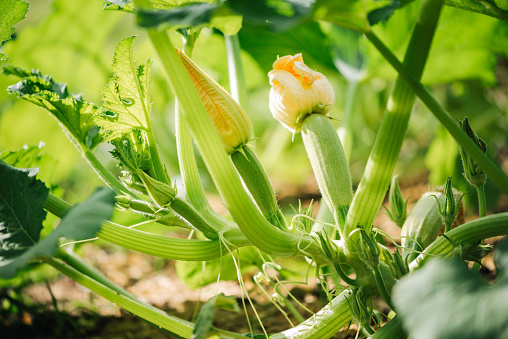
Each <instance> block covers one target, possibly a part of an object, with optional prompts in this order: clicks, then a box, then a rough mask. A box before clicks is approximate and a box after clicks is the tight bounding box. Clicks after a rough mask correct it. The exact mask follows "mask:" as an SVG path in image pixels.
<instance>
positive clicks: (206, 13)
mask: <svg viewBox="0 0 508 339" xmlns="http://www.w3.org/2000/svg"><path fill="white" fill-rule="evenodd" d="M152 4H153V3H152ZM152 7H153V8H156V9H157V8H159V10H157V11H154V10H139V11H138V13H137V22H138V25H140V26H142V27H147V28H152V27H158V26H160V25H163V24H164V25H169V26H170V27H171V28H173V29H176V28H189V27H199V26H209V27H214V28H217V29H219V30H220V31H221V32H222V33H224V34H225V35H234V34H236V33H238V31H239V30H240V28H241V27H242V16H241V15H238V13H235V12H234V11H232V10H231V9H230V8H229V7H228V6H226V5H225V3H223V2H216V3H207V2H196V1H193V2H189V1H172V4H168V5H166V6H157V5H156V4H153V6H152ZM161 8H162V9H161Z"/></svg>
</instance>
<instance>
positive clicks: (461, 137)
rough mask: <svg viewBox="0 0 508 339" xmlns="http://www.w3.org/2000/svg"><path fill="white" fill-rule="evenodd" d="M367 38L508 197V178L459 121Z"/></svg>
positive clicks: (387, 52) (374, 38)
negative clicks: (459, 124)
mask: <svg viewBox="0 0 508 339" xmlns="http://www.w3.org/2000/svg"><path fill="white" fill-rule="evenodd" d="M365 35H366V37H367V38H368V39H369V40H370V41H371V42H372V44H373V45H374V46H375V47H376V48H377V50H378V51H379V52H380V53H381V54H382V55H383V56H384V58H385V59H386V60H387V61H388V62H389V63H390V64H391V65H392V66H393V68H395V70H397V72H398V74H399V76H400V77H402V78H403V79H404V81H406V82H407V84H408V85H409V86H410V87H411V89H412V90H413V91H414V92H415V93H416V95H417V96H418V97H419V98H420V100H421V101H422V102H423V103H424V104H425V106H427V108H428V109H429V110H430V111H431V112H432V114H434V116H435V117H436V118H437V119H438V120H439V122H441V124H442V125H443V126H444V127H445V128H446V129H447V130H448V132H450V134H451V135H452V136H453V138H454V139H455V140H456V141H457V143H459V144H460V146H461V147H462V148H463V149H465V150H466V152H467V153H468V154H469V156H470V157H471V158H473V160H474V161H475V162H476V163H477V164H478V166H480V168H481V169H482V170H483V171H484V172H485V173H486V174H487V175H488V176H489V178H490V180H492V181H493V182H494V183H495V184H496V186H497V187H498V188H499V189H500V190H501V191H502V192H504V194H506V195H508V176H507V175H506V174H505V173H504V172H503V171H502V170H501V168H499V166H497V165H496V164H495V163H494V162H493V161H492V160H491V159H490V158H489V157H487V156H486V155H485V154H484V153H483V152H482V151H481V149H480V148H479V147H478V145H476V144H475V143H474V141H473V140H471V138H469V136H468V135H467V134H466V133H465V132H464V131H463V130H462V129H461V128H460V127H459V126H458V124H457V121H456V120H455V119H454V118H452V116H451V115H450V114H449V113H448V112H446V110H445V109H444V108H443V106H441V104H439V102H438V101H437V100H436V99H435V98H434V97H433V96H432V94H430V92H429V91H428V90H427V89H426V88H425V86H423V85H422V83H421V82H420V81H419V80H418V79H417V78H415V77H414V76H413V75H412V74H411V73H410V72H409V70H408V69H407V67H406V66H405V65H403V64H402V63H401V62H400V61H399V60H398V59H397V57H395V55H393V53H392V52H391V51H390V49H388V48H387V47H386V46H385V45H384V44H383V42H382V41H381V40H379V38H378V37H377V36H376V35H375V34H374V33H372V32H369V33H366V34H365Z"/></svg>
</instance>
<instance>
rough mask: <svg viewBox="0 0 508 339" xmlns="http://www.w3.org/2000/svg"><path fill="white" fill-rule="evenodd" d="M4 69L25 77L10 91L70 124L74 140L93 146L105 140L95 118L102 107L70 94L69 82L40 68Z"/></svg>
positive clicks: (66, 125) (89, 146)
mask: <svg viewBox="0 0 508 339" xmlns="http://www.w3.org/2000/svg"><path fill="white" fill-rule="evenodd" d="M4 73H5V74H9V75H16V76H18V77H21V78H22V79H23V80H22V81H20V82H18V83H17V84H14V85H11V86H9V87H8V88H7V90H8V91H9V93H10V94H15V95H17V96H18V97H19V98H22V99H24V100H26V101H29V102H31V103H34V104H36V105H37V106H40V107H42V108H44V109H46V110H47V111H49V112H50V113H51V114H52V115H53V116H54V117H55V118H57V119H58V121H60V123H61V124H62V125H63V126H64V127H65V128H66V130H67V131H68V132H69V134H70V135H71V136H72V138H71V140H73V141H74V142H77V143H78V144H80V145H81V146H82V147H86V148H89V149H93V148H94V147H95V146H97V144H99V143H100V142H101V138H100V136H99V135H98V127H97V126H95V125H94V124H93V118H92V116H93V115H94V114H96V112H97V111H98V110H99V108H98V107H96V106H94V105H93V104H90V103H88V102H86V101H83V100H81V98H80V96H74V95H71V94H69V93H68V92H67V85H66V84H63V83H59V82H56V81H54V80H53V79H52V78H51V76H47V75H42V74H41V73H40V72H39V71H38V70H27V69H22V68H19V67H12V66H8V67H5V68H4Z"/></svg>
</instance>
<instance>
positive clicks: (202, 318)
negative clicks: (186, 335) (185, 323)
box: [191, 293, 240, 339]
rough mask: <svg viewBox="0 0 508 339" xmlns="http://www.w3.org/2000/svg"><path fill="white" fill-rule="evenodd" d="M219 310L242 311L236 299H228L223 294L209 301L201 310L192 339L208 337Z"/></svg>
mask: <svg viewBox="0 0 508 339" xmlns="http://www.w3.org/2000/svg"><path fill="white" fill-rule="evenodd" d="M217 308H221V309H225V310H228V311H234V312H239V311H240V308H239V307H238V304H237V303H236V298H235V297H226V296H225V295H224V294H223V293H221V294H219V295H216V296H215V297H213V298H211V299H209V300H208V301H207V302H206V304H204V305H203V307H201V310H199V313H198V316H197V318H196V326H195V327H194V331H193V332H192V335H191V339H205V338H206V337H207V334H208V332H209V331H210V329H211V328H212V324H213V317H214V316H215V310H216V309H217Z"/></svg>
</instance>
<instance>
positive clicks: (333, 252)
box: [316, 232, 338, 261]
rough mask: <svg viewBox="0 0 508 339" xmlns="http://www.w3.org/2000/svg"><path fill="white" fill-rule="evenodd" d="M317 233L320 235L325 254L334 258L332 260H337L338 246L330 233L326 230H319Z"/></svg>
mask: <svg viewBox="0 0 508 339" xmlns="http://www.w3.org/2000/svg"><path fill="white" fill-rule="evenodd" d="M316 234H317V235H318V237H319V241H320V242H321V249H322V250H323V252H324V254H325V256H326V257H327V258H330V259H332V261H336V260H337V258H338V253H337V247H336V245H334V244H333V243H332V241H331V240H330V237H329V236H328V234H327V233H326V232H317V233H316Z"/></svg>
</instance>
